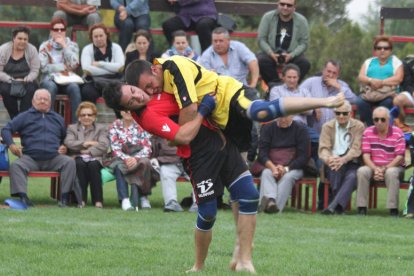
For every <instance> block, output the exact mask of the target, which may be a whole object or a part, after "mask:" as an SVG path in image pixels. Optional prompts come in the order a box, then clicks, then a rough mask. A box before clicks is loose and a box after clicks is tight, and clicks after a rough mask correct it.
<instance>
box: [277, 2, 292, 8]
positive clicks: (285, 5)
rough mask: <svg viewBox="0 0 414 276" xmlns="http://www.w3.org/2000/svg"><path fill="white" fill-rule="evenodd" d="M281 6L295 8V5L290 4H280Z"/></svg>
mask: <svg viewBox="0 0 414 276" xmlns="http://www.w3.org/2000/svg"><path fill="white" fill-rule="evenodd" d="M279 5H280V6H282V7H288V8H291V7H293V4H288V3H280V2H279Z"/></svg>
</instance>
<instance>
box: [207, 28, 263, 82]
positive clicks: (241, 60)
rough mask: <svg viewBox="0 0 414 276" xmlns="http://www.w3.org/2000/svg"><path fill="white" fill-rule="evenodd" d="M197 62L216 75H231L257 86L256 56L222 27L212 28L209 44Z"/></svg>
mask: <svg viewBox="0 0 414 276" xmlns="http://www.w3.org/2000/svg"><path fill="white" fill-rule="evenodd" d="M199 62H200V64H201V65H203V66H204V67H205V68H206V69H208V70H212V71H214V72H216V73H217V74H218V75H223V76H231V77H233V78H235V79H236V80H238V81H239V82H241V83H243V84H244V85H246V86H249V87H252V88H256V86H257V81H258V79H259V66H258V63H257V58H256V56H255V55H254V53H253V52H252V51H250V49H249V48H247V46H246V45H245V44H243V43H242V42H239V41H235V40H231V39H230V33H229V31H228V30H227V29H225V28H223V27H217V28H215V29H214V30H213V33H212V42H211V46H210V47H208V48H207V50H205V51H204V52H203V54H202V55H201V57H200V60H199ZM249 73H250V80H249V82H247V77H248V75H249Z"/></svg>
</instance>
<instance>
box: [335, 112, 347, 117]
mask: <svg viewBox="0 0 414 276" xmlns="http://www.w3.org/2000/svg"><path fill="white" fill-rule="evenodd" d="M335 115H336V116H341V115H342V116H348V115H349V112H347V111H346V112H340V111H335Z"/></svg>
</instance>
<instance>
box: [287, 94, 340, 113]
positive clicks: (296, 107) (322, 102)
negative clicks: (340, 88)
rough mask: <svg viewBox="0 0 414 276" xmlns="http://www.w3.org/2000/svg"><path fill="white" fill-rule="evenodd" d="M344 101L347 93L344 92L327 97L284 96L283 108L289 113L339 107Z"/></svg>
mask: <svg viewBox="0 0 414 276" xmlns="http://www.w3.org/2000/svg"><path fill="white" fill-rule="evenodd" d="M344 101H345V95H344V93H342V92H341V93H338V95H336V96H332V97H327V98H298V97H284V98H283V109H284V111H285V112H286V113H287V114H295V113H301V112H303V111H306V110H311V109H315V108H320V107H329V108H333V107H339V106H341V105H343V104H344Z"/></svg>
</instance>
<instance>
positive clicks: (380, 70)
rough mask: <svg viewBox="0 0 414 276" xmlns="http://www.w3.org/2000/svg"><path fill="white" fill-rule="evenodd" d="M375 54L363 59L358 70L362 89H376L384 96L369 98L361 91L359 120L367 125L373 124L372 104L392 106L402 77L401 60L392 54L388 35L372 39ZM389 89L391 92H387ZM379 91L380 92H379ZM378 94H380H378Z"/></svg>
mask: <svg viewBox="0 0 414 276" xmlns="http://www.w3.org/2000/svg"><path fill="white" fill-rule="evenodd" d="M374 51H375V56H374V57H371V58H369V59H367V60H365V62H364V64H362V67H361V69H360V71H359V76H358V80H359V82H360V83H361V86H363V87H364V91H366V90H367V89H369V90H371V91H378V92H377V93H383V95H384V96H385V95H386V97H385V98H383V99H381V97H378V98H377V99H374V100H373V99H369V98H367V97H366V96H365V95H366V94H365V93H361V94H360V95H359V97H358V99H357V102H356V104H357V106H358V113H359V115H360V119H361V121H363V122H365V123H366V125H367V126H371V125H373V121H372V108H373V107H374V106H384V107H387V108H391V107H392V105H393V104H392V101H393V97H394V96H395V91H396V87H397V86H398V85H399V84H400V83H401V81H402V80H403V77H404V69H403V65H402V62H401V60H399V59H398V58H397V57H396V56H394V55H393V54H392V42H391V39H390V38H389V37H386V36H379V37H377V38H376V39H375V41H374ZM388 90H390V91H391V93H388V92H389V91H388ZM380 91H381V92H380ZM378 95H380V94H378Z"/></svg>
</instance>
